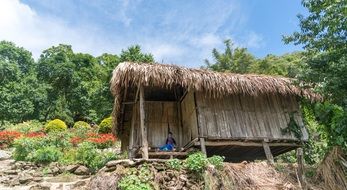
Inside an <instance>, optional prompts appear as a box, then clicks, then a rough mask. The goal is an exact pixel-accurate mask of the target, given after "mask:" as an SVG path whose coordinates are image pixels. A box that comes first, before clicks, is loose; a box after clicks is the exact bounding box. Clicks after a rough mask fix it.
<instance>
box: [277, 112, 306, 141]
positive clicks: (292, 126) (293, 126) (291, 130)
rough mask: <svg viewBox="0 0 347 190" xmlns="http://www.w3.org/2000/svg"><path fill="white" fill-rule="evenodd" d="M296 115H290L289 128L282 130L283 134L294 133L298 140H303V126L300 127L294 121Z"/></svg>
mask: <svg viewBox="0 0 347 190" xmlns="http://www.w3.org/2000/svg"><path fill="white" fill-rule="evenodd" d="M294 114H295V112H291V113H289V123H288V126H287V127H286V128H284V129H281V132H282V134H283V135H285V134H291V133H293V134H294V136H295V137H296V138H298V139H301V138H302V131H301V126H299V124H297V123H296V121H295V119H294Z"/></svg>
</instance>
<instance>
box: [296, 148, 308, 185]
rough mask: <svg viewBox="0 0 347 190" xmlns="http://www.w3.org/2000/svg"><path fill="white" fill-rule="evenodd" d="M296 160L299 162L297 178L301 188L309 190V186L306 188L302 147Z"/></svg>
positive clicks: (297, 153) (297, 151)
mask: <svg viewBox="0 0 347 190" xmlns="http://www.w3.org/2000/svg"><path fill="white" fill-rule="evenodd" d="M296 158H297V162H298V172H297V176H298V180H299V184H300V186H301V189H304V190H305V189H307V186H306V180H305V174H304V151H303V149H302V148H301V147H300V148H297V149H296Z"/></svg>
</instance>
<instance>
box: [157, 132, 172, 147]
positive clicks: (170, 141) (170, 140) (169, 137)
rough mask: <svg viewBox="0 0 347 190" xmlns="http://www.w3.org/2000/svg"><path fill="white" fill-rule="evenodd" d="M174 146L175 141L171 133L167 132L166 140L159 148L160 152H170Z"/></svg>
mask: <svg viewBox="0 0 347 190" xmlns="http://www.w3.org/2000/svg"><path fill="white" fill-rule="evenodd" d="M175 146H176V141H175V139H174V138H173V137H172V133H171V132H169V136H168V137H167V139H166V142H165V145H164V146H162V147H160V148H159V149H160V150H161V151H172V150H173V149H174V148H175Z"/></svg>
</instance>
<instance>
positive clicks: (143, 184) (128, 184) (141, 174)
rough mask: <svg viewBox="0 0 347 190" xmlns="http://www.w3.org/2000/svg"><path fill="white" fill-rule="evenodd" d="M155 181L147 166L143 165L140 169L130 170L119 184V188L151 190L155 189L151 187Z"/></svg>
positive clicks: (123, 189) (124, 189)
mask: <svg viewBox="0 0 347 190" xmlns="http://www.w3.org/2000/svg"><path fill="white" fill-rule="evenodd" d="M153 180H154V175H153V173H152V172H151V170H150V169H149V167H148V165H147V164H143V165H142V166H140V168H138V169H133V170H132V169H130V170H129V171H128V172H127V175H126V176H124V177H123V178H122V179H121V180H120V181H119V182H118V187H119V188H120V189H121V190H151V189H154V188H153V186H152V185H151V181H153Z"/></svg>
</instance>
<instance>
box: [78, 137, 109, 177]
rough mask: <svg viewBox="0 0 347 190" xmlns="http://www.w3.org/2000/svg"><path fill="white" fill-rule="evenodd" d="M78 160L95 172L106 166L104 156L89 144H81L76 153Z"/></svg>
mask: <svg viewBox="0 0 347 190" xmlns="http://www.w3.org/2000/svg"><path fill="white" fill-rule="evenodd" d="M76 160H77V161H78V162H79V163H81V164H84V165H85V166H87V167H89V168H90V169H92V170H94V171H95V170H97V169H99V168H101V167H102V166H103V165H104V160H103V159H102V155H100V154H99V153H98V151H97V148H96V147H95V146H94V145H93V144H92V143H89V142H83V143H81V144H79V146H78V148H77V152H76Z"/></svg>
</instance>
